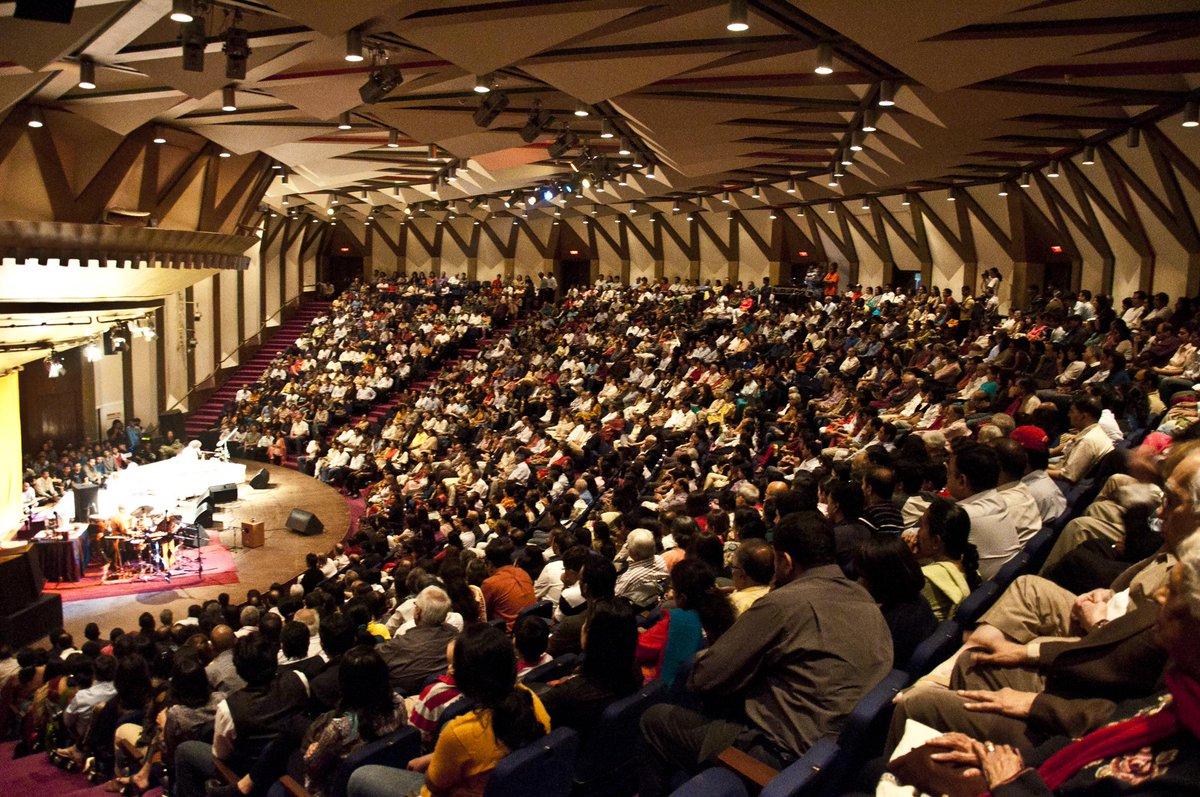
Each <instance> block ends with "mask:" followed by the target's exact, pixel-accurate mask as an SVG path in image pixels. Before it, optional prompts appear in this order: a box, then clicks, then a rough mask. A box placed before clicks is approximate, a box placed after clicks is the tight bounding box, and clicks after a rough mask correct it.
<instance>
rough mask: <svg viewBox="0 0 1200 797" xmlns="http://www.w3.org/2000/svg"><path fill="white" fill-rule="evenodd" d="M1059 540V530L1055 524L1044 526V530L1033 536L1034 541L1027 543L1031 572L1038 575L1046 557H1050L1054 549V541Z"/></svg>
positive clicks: (1026, 549)
mask: <svg viewBox="0 0 1200 797" xmlns="http://www.w3.org/2000/svg"><path fill="white" fill-rule="evenodd" d="M1057 538H1058V530H1057V529H1056V528H1055V526H1054V525H1053V524H1047V525H1045V526H1042V530H1041V531H1039V532H1038V533H1037V534H1035V535H1033V539H1031V540H1030V541H1029V542H1027V543H1025V552H1026V553H1028V554H1029V571H1028V572H1030V573H1036V572H1037V571H1038V570H1041V568H1042V564H1043V563H1044V562H1045V561H1046V557H1047V556H1049V555H1050V550H1051V549H1052V548H1053V547H1054V541H1055V540H1056V539H1057Z"/></svg>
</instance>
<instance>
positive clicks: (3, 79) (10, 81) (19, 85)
mask: <svg viewBox="0 0 1200 797" xmlns="http://www.w3.org/2000/svg"><path fill="white" fill-rule="evenodd" d="M51 77H53V73H42V72H29V73H27V74H24V75H21V74H16V75H0V115H3V114H4V112H5V111H7V110H8V109H9V107H10V106H12V105H13V104H14V103H16V102H17V101H19V100H20V99H21V98H23V97H24V96H25V95H26V94H28V93H29V92H31V91H33V90H34V88H36V87H37V86H38V84H40V83H44V82H45V81H47V80H49V79H50V78H51Z"/></svg>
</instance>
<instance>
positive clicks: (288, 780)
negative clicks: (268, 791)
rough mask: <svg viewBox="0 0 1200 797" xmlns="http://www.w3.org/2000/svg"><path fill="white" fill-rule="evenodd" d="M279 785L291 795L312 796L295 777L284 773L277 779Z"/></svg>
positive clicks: (296, 796) (297, 796)
mask: <svg viewBox="0 0 1200 797" xmlns="http://www.w3.org/2000/svg"><path fill="white" fill-rule="evenodd" d="M279 785H280V786H282V787H283V788H284V789H285V790H286V791H287V793H288V794H289V795H291V797H312V795H310V794H309V793H308V790H307V789H305V788H304V787H303V786H301V785H300V784H299V783H297V782H296V779H295V778H293V777H292V776H291V775H284V776H283V777H282V778H280V779H279Z"/></svg>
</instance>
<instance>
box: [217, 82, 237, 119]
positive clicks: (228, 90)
mask: <svg viewBox="0 0 1200 797" xmlns="http://www.w3.org/2000/svg"><path fill="white" fill-rule="evenodd" d="M221 110H222V111H225V112H227V113H232V112H233V111H236V110H237V90H236V89H235V88H234V87H233V86H226V87H225V88H223V89H221Z"/></svg>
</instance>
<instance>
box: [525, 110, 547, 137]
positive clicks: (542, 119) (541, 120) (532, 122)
mask: <svg viewBox="0 0 1200 797" xmlns="http://www.w3.org/2000/svg"><path fill="white" fill-rule="evenodd" d="M553 122H554V115H553V114H551V113H548V112H546V110H541V109H540V108H534V109H533V110H530V112H529V118H528V119H527V120H526V124H524V127H522V128H521V140H523V142H524V143H526V144H533V143H534V142H535V140H536V139H538V137H539V136H541V131H544V130H546V128H547V127H550V126H551V125H552V124H553Z"/></svg>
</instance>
